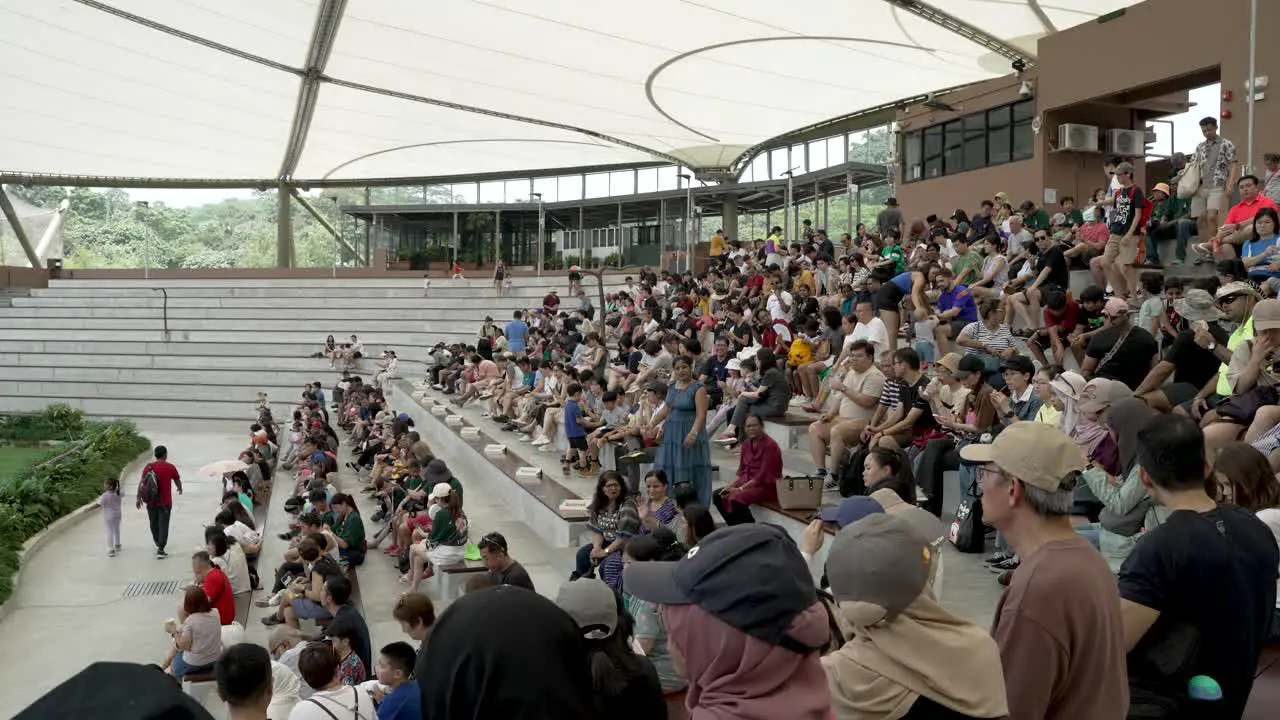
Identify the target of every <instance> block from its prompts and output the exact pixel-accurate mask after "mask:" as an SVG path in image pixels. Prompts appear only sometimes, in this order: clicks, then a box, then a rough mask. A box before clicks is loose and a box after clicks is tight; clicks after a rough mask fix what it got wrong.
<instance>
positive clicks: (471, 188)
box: [452, 182, 479, 205]
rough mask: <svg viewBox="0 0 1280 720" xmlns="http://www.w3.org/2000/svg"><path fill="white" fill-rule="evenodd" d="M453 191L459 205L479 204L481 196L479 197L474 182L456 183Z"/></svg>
mask: <svg viewBox="0 0 1280 720" xmlns="http://www.w3.org/2000/svg"><path fill="white" fill-rule="evenodd" d="M452 189H453V197H454V199H455V200H456V201H457V202H459V203H463V204H467V205H471V204H475V203H476V202H479V200H478V197H479V196H478V195H477V191H476V184H475V183H473V182H469V183H455V184H454V185H453V188H452Z"/></svg>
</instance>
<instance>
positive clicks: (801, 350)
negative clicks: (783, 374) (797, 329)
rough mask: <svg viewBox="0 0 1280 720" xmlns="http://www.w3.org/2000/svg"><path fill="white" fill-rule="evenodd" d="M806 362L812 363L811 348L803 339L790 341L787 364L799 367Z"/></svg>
mask: <svg viewBox="0 0 1280 720" xmlns="http://www.w3.org/2000/svg"><path fill="white" fill-rule="evenodd" d="M807 362H813V346H812V345H810V344H809V341H808V340H805V339H804V338H796V339H795V340H792V341H791V348H790V349H789V350H787V364H789V365H790V366H791V367H799V366H800V365H803V364H805V363H807Z"/></svg>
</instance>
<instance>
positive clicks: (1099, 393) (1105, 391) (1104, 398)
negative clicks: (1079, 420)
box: [1080, 378, 1133, 415]
mask: <svg viewBox="0 0 1280 720" xmlns="http://www.w3.org/2000/svg"><path fill="white" fill-rule="evenodd" d="M1131 397H1133V391H1132V390H1130V389H1129V386H1128V385H1125V384H1124V383H1122V382H1117V381H1115V380H1108V379H1106V378H1098V379H1096V380H1094V381H1093V382H1091V383H1089V384H1088V385H1085V386H1084V391H1083V392H1081V393H1080V409H1081V410H1083V411H1084V412H1087V413H1090V414H1093V415H1096V414H1098V413H1100V412H1102V411H1103V410H1106V409H1107V408H1109V407H1111V406H1112V405H1114V404H1116V403H1118V402H1120V401H1121V400H1124V399H1125V398H1131Z"/></svg>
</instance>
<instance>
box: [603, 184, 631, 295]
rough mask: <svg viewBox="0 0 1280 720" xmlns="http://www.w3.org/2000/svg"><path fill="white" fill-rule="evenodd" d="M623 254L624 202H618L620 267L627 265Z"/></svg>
mask: <svg viewBox="0 0 1280 720" xmlns="http://www.w3.org/2000/svg"><path fill="white" fill-rule="evenodd" d="M623 252H625V249H624V248H623V247H622V201H618V267H622V266H623V265H625V264H626V263H624V262H623V261H622V254H623ZM601 312H603V311H601Z"/></svg>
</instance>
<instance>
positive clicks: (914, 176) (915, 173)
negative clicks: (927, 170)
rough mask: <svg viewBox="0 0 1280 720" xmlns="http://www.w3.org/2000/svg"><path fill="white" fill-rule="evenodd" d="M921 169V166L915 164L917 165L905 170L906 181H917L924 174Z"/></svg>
mask: <svg viewBox="0 0 1280 720" xmlns="http://www.w3.org/2000/svg"><path fill="white" fill-rule="evenodd" d="M922 168H923V166H921V165H919V164H917V165H912V166H911V167H909V168H907V179H908V180H919V179H920V177H921V176H922V175H923V174H924V172H923V169H922Z"/></svg>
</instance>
